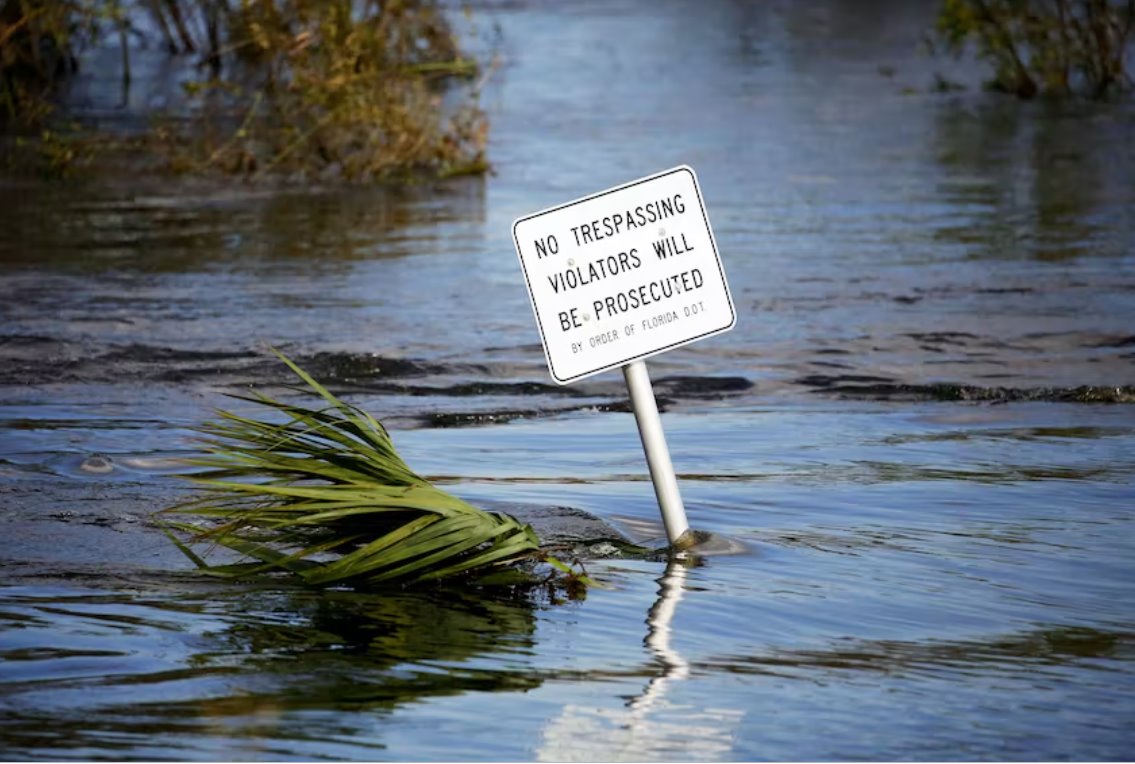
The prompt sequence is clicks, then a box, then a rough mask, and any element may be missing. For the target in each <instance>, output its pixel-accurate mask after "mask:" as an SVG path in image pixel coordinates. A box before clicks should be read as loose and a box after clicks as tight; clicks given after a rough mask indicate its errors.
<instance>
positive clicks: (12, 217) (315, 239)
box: [0, 178, 485, 299]
mask: <svg viewBox="0 0 1135 764" xmlns="http://www.w3.org/2000/svg"><path fill="white" fill-rule="evenodd" d="M105 185H106V187H105V188H103V187H102V186H100V185H95V184H94V183H93V182H92V183H90V184H85V185H84V184H78V185H70V184H68V185H61V186H51V185H47V186H45V185H39V184H37V185H33V186H29V185H27V184H23V183H14V184H3V183H0V208H3V209H4V213H3V219H4V226H3V227H2V228H0V265H4V266H9V267H12V266H25V267H27V266H38V267H43V266H47V265H53V266H56V267H63V268H69V269H73V270H76V271H78V272H84V271H87V272H99V271H103V270H105V269H106V268H114V269H116V270H123V271H126V272H127V273H132V272H142V273H150V274H160V273H181V272H187V271H189V272H193V271H202V270H222V271H225V270H228V271H236V272H249V273H256V272H258V271H263V270H267V269H272V270H279V269H285V270H287V269H292V270H295V269H299V270H301V271H302V272H303V273H305V274H307V275H310V276H315V275H319V274H325V273H328V272H334V271H336V270H344V269H348V268H350V266H351V264H352V263H356V262H358V261H360V260H368V261H369V260H375V259H379V260H381V259H385V258H399V257H407V256H411V255H429V254H432V253H436V252H439V251H443V250H444V249H445V243H444V237H445V236H446V234H447V232H449V233H452V232H453V231H454V230H455V229H456V230H460V229H461V228H462V227H467V226H479V225H480V224H482V223H483V220H484V215H485V184H484V181H483V179H478V178H467V179H461V180H459V181H456V182H451V183H447V184H438V185H432V184H431V185H424V186H412V187H390V188H387V187H379V188H352V189H319V188H304V189H302V190H289V189H286V188H285V189H279V190H277V189H262V188H256V187H250V188H244V189H242V188H240V187H237V188H236V189H234V188H233V187H232V186H231V185H222V184H215V183H209V182H206V181H192V180H175V181H170V182H165V183H160V184H159V183H157V182H155V181H153V180H151V181H145V180H143V181H141V182H140V184H139V185H135V186H132V187H129V188H123V186H122V184H121V183H115V182H113V181H107V182H105ZM124 286H126V284H124ZM233 286H236V285H233ZM123 297H124V298H126V297H127V295H125V294H124V295H123ZM137 297H138V296H137V295H132V296H131V299H137Z"/></svg>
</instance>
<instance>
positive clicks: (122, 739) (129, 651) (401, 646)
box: [0, 580, 542, 759]
mask: <svg viewBox="0 0 1135 764" xmlns="http://www.w3.org/2000/svg"><path fill="white" fill-rule="evenodd" d="M135 584H136V585H137V586H139V588H142V589H149V591H143V592H138V593H134V594H127V593H124V592H123V593H114V594H107V593H103V592H99V591H88V592H84V591H81V590H75V589H52V588H49V587H38V586H37V587H21V586H15V587H5V588H3V589H0V630H2V634H0V640H2V642H0V644H2V645H3V647H2V648H0V658H2V660H3V663H4V666H5V669H4V672H3V676H4V678H3V681H2V683H0V707H2V708H3V715H2V719H0V751H4V752H5V757H6V758H7V757H16V758H19V757H22V756H31V755H35V756H44V755H47V756H64V757H66V756H78V757H79V758H88V757H93V758H98V757H99V756H103V755H121V754H124V753H127V752H128V753H129V755H130V756H141V757H156V758H164V757H166V756H174V757H179V756H183V755H184V756H189V757H190V758H194V757H196V756H200V755H210V753H211V754H213V755H218V754H221V753H224V752H226V751H228V750H229V746H233V748H232V750H233V755H235V756H236V758H238V759H239V758H241V757H242V756H251V757H254V758H261V757H266V758H278V757H280V756H292V755H301V756H303V755H304V753H306V756H311V757H327V756H330V757H336V758H337V757H343V756H348V757H359V756H362V757H364V758H373V757H374V756H375V755H376V752H377V751H379V750H381V749H382V747H383V744H382V735H381V732H380V731H376V730H374V729H372V725H373V724H374V723H375V719H376V717H375V716H374V714H378V715H379V716H382V715H386V714H390V713H392V712H394V711H395V710H396V709H397V708H399V707H401V706H405V705H407V704H412V703H415V702H420V701H422V700H424V699H427V698H430V697H436V696H445V695H455V694H461V693H467V692H504V691H509V692H511V691H524V690H528V689H531V688H533V687H536V686H538V685H539V684H540V683H541V681H542V679H541V678H540V677H539V676H538V675H536V674H533V673H531V672H529V671H524V670H518V669H516V668H509V666H508V663H509V660H510V659H509V656H513V655H515V656H519V657H518V658H517V659H516V660H517V663H519V664H522V663H523V656H525V655H527V654H529V653H531V652H532V650H533V647H534V636H533V635H534V631H535V624H536V612H537V609H538V605H537V604H535V603H534V602H532V601H529V600H526V599H524V598H518V599H510V598H504V597H501V598H496V597H493V596H491V595H477V594H475V593H471V592H466V591H445V592H436V593H429V592H425V593H409V592H397V591H395V592H384V593H382V594H373V595H371V594H361V593H357V592H346V591H306V590H264V589H241V588H237V589H235V590H234V589H233V588H231V587H226V588H203V587H202V586H201V585H199V584H198V585H192V584H190V585H186V582H185V581H182V582H181V583H180V584H179V583H178V581H176V580H171V581H165V582H157V581H150V582H144V581H142V582H137V581H136V582H135ZM178 590H180V593H178ZM490 656H492V657H493V660H495V661H496V662H497V663H498V664H500V666H499V668H498V669H496V670H491V671H490V670H484V671H482V670H477V668H476V665H477V663H478V662H479V661H483V660H484V659H486V658H487V657H490ZM242 741H248V742H247V743H245V742H242ZM214 746H215V747H214ZM306 756H305V757H306Z"/></svg>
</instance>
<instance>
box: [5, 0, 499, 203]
mask: <svg viewBox="0 0 1135 764" xmlns="http://www.w3.org/2000/svg"><path fill="white" fill-rule="evenodd" d="M160 42H164V46H163V47H164V48H165V49H166V50H167V51H168V52H169V55H171V56H175V55H176V56H179V57H180V59H179V60H180V61H181V62H182V63H181V64H179V67H180V69H179V71H181V72H182V74H188V75H189V79H186V78H185V77H180V78H179V79H180V83H181V84H180V88H181V90H182V91H183V92H182V93H181V98H180V102H181V104H182V105H181V106H179V107H177V112H176V113H160V112H154V113H151V114H148V115H147V116H148V117H149V118H150V119H151V122H152V127H151V129H149V130H148V131H146V132H145V133H144V134H143V135H129V136H122V140H120V141H118V142H117V143H112V142H110V141H107V140H106V136H105V135H103V134H102V133H100V132H98V131H96V130H94V129H93V128H91V127H88V128H87V129H86V130H84V131H74V132H73V134H71V133H68V135H69V136H70V138H71V141H70V142H71V143H72V144H73V145H76V146H79V145H81V144H84V143H86V144H88V145H89V147H90V149H91V151H90V153H92V154H94V155H95V158H96V159H97V158H99V156H101V155H115V154H122V153H124V152H125V153H130V152H140V153H143V154H144V155H146V156H149V157H154V158H158V159H159V160H160V162H161V164H162V165H163V166H164V167H165V168H166V169H168V170H171V171H173V172H175V173H192V174H202V173H215V172H221V173H227V174H233V175H238V176H241V177H244V178H246V179H259V178H263V177H265V176H272V177H275V178H285V179H289V180H296V181H320V182H326V181H337V180H345V181H373V180H390V179H396V180H406V179H413V178H418V177H447V176H453V175H465V174H476V173H481V172H484V171H485V170H487V168H488V164H487V161H486V158H485V146H486V142H487V132H488V125H487V121H486V119H485V115H484V113H483V111H482V110H481V109H480V107H479V105H478V97H479V94H478V90H479V86H478V84H477V82H478V80H477V78H478V77H481V79H482V80H483V73H482V67H481V66H480V64H479V63H478V62H476V61H474V60H473V59H471V58H469V57H467V56H465V55H464V54H463V53H462V52H461V49H460V46H459V44H458V36H457V34H456V32H455V30H454V28H453V26H452V24H451V22H450V19H449V17H448V16H447V14H446V13H445V12H443V10H442V9H441V8H440V7H439V6H438V5H437V3H435V2H432V1H431V0H390V1H389V2H382V3H379V2H376V1H375V0H154V1H152V2H126V1H125V0H60V1H59V2H48V0H0V124H6V125H7V126H8V129H9V130H12V129H19V130H22V131H24V134H25V136H26V138H25V143H28V144H29V145H34V144H36V143H37V139H38V137H39V136H40V135H41V134H42V133H44V132H46V133H47V134H51V135H59V134H60V132H61V131H59V129H58V127H57V125H56V124H55V123H57V122H58V121H59V120H60V119H61V118H62V119H65V120H66V121H68V122H71V121H73V120H72V119H71V118H70V117H69V116H68V115H67V114H65V113H61V110H60V109H59V108H58V106H59V104H58V102H57V101H56V98H55V95H56V93H57V92H58V91H59V89H60V85H61V84H63V83H64V82H65V81H66V80H68V79H69V78H71V77H72V76H73V75H74V73H75V72H76V71H80V70H82V69H83V67H84V66H85V64H86V60H87V59H86V57H85V54H86V53H88V52H90V51H91V50H95V49H100V48H112V49H118V50H119V51H121V53H120V56H119V57H118V60H119V69H120V71H119V72H118V76H119V79H120V81H121V88H122V101H123V103H127V102H128V101H129V98H128V93H129V90H130V88H131V82H132V79H133V77H132V70H131V67H132V63H131V61H132V59H131V51H132V50H135V49H137V48H139V47H153V45H154V44H155V43H160ZM99 76H100V77H107V76H110V77H113V76H114V75H113V74H111V73H109V72H107V73H100V75H99ZM171 87H172V85H171ZM175 89H176V88H175ZM175 96H176V94H171V95H170V98H171V99H172V100H174V101H177V100H178V99H177V98H176V97H175ZM62 112H65V110H62ZM10 145H14V144H11V142H10ZM42 153H43V158H44V159H45V160H46V165H47V166H48V168H49V169H51V170H57V169H58V167H57V166H58V165H59V164H60V159H62V158H65V155H64V154H61V153H60V152H59V151H57V150H55V148H54V147H52V146H45V149H44V151H43V152H42ZM113 158H114V159H115V160H116V161H118V160H119V159H120V157H119V156H113ZM9 164H12V163H11V162H9ZM51 174H61V173H58V172H52V173H51Z"/></svg>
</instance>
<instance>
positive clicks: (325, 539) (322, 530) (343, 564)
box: [159, 353, 589, 595]
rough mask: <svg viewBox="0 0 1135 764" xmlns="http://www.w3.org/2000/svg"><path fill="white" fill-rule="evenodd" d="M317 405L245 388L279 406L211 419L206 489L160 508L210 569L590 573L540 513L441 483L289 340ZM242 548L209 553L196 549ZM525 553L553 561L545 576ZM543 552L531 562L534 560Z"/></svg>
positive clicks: (376, 574)
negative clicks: (535, 522)
mask: <svg viewBox="0 0 1135 764" xmlns="http://www.w3.org/2000/svg"><path fill="white" fill-rule="evenodd" d="M277 355H280V358H281V359H282V360H283V361H284V363H285V364H287V366H288V367H289V368H290V369H291V370H292V371H293V372H294V373H295V374H296V375H297V376H298V377H299V379H300V380H302V382H303V383H304V384H305V385H306V390H307V392H309V393H313V394H314V395H315V396H316V398H317V399H318V400H319V402H320V406H319V407H318V408H308V407H306V406H301V405H298V404H294V403H286V402H282V401H278V400H275V399H273V398H270V397H268V396H266V395H263V394H259V393H256V394H252V395H247V396H246V395H237V396H234V397H236V398H238V399H240V400H242V401H245V402H248V403H252V404H256V405H258V406H261V407H263V408H264V409H265V410H266V412H269V413H270V414H271V417H270V419H256V418H251V417H248V416H244V415H240V414H236V413H233V412H230V411H220V412H219V416H220V419H219V420H218V421H214V422H210V423H207V424H205V425H203V426H202V427H201V428H200V431H201V433H202V434H203V436H204V443H205V446H206V449H207V452H208V454H207V455H205V456H202V457H199V458H195V459H193V460H191V464H192V466H194V467H195V468H197V469H199V470H201V471H199V472H195V473H192V474H190V475H188V476H187V477H188V479H189V480H191V481H192V482H193V483H194V484H196V486H197V487H198V488H200V489H201V495H199V496H196V497H194V498H192V499H190V500H189V501H186V502H184V503H182V504H179V505H176V506H174V507H170V508H169V509H166V510H164V511H163V512H161V513H159V520H160V522H161V524H162V526H163V528H164V529H165V530H166V531H167V533H168V534H169V536H170V538H171V539H173V541H174V542H175V543H176V544H177V545H178V547H179V548H180V549H181V550H182V551H183V552H184V553H185V554H186V555H187V556H188V557H189V558H190V559H191V560H193V562H194V563H195V564H196V565H197V566H198V567H199V568H200V569H201V570H202V571H203V572H205V573H208V574H210V575H214V576H220V577H225V578H238V577H247V576H258V575H266V574H273V573H284V574H291V575H293V576H296V577H298V578H299V579H301V580H302V581H303V582H305V583H308V584H313V585H320V586H324V585H332V584H348V585H355V586H363V587H367V586H376V585H385V584H414V583H422V582H428V581H439V580H443V579H466V580H469V581H473V582H480V583H486V584H487V583H506V584H517V583H528V584H546V583H547V582H548V581H549V580H552V579H556V580H557V586H559V587H560V588H561V590H566V592H567V593H568V594H569V595H578V594H579V593H580V590H581V589H582V587H583V586H585V585H586V584H587V583H589V581H588V580H587V579H586V577H584V576H581V575H580V574H577V573H576V572H574V571H573V570H572V569H571V568H569V567H568V566H566V565H564V564H563V563H560V562H559V561H557V560H554V559H552V558H549V557H548V556H547V555H546V554H545V552H543V551H542V550H541V548H540V542H539V539H538V538H537V537H536V534H535V532H534V531H533V530H532V528H531V527H530V526H528V525H527V524H524V523H522V522H520V521H518V520H516V519H515V518H513V517H511V516H509V515H506V514H502V513H496V512H486V511H483V510H481V509H478V508H477V507H474V506H472V505H471V504H469V503H467V502H465V501H463V500H461V499H459V498H457V497H456V496H453V495H451V494H449V493H446V492H445V491H443V490H441V489H440V488H437V487H436V486H434V485H431V484H430V483H429V481H427V480H425V479H424V478H422V477H420V476H419V475H417V474H415V473H414V472H413V471H411V470H410V468H409V467H408V466H407V465H406V463H405V462H404V461H403V460H402V459H401V457H400V456H399V455H398V453H397V452H396V451H395V449H394V445H393V443H392V442H391V439H390V436H389V434H388V433H387V431H386V429H385V428H384V427H383V426H382V424H380V423H379V422H378V421H377V420H376V419H374V418H373V417H372V416H371V415H369V414H368V413H366V412H365V411H363V410H362V409H360V408H358V407H356V406H353V405H350V404H347V403H344V402H343V401H341V400H339V399H338V398H336V397H335V396H334V395H332V394H331V393H330V392H329V391H328V390H327V389H326V388H325V387H323V386H322V385H320V384H319V383H318V382H316V381H315V380H314V379H313V378H312V377H311V376H310V375H308V374H307V373H306V372H305V371H303V369H301V368H300V367H299V366H297V365H296V364H295V363H294V362H292V361H291V360H290V359H288V358H286V357H285V356H283V355H282V354H279V353H277ZM202 547H204V548H206V549H208V548H210V547H223V548H225V549H228V550H230V551H232V552H235V553H237V554H238V555H240V556H241V557H242V558H243V559H242V560H240V561H237V562H228V563H223V564H216V565H214V564H210V563H208V562H207V561H206V559H205V556H203V555H204V553H201V554H199V553H198V551H196V549H200V548H202ZM518 563H533V564H534V563H548V566H547V567H549V570H550V572H549V573H547V574H545V575H543V577H540V576H538V575H535V574H533V573H532V571H531V570H530V569H529V570H524V569H521V568H520V567H517V564H518ZM531 567H532V566H531V565H530V566H529V568H531Z"/></svg>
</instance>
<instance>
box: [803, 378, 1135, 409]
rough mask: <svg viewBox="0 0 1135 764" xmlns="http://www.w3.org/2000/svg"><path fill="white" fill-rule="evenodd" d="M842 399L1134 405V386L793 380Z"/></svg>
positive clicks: (876, 379) (839, 379)
mask: <svg viewBox="0 0 1135 764" xmlns="http://www.w3.org/2000/svg"><path fill="white" fill-rule="evenodd" d="M795 381H796V383H797V384H800V385H805V386H808V387H813V388H816V389H814V390H813V392H816V393H831V394H835V395H839V396H841V397H845V398H863V399H870V400H902V401H971V402H980V403H1010V402H1017V401H1049V402H1058V403H1135V385H1116V386H1105V385H1080V386H1077V387H1032V388H1020V387H981V386H978V385H967V384H960V383H955V382H940V383H932V384H908V383H902V382H892V381H888V380H885V379H880V378H873V377H870V376H866V375H834V376H828V375H822V374H813V375H809V376H806V377H800V378H798V379H796V380H795Z"/></svg>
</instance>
